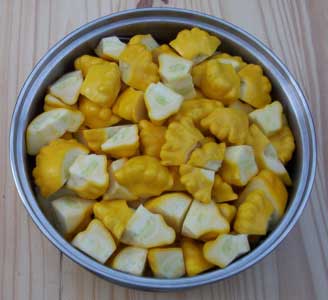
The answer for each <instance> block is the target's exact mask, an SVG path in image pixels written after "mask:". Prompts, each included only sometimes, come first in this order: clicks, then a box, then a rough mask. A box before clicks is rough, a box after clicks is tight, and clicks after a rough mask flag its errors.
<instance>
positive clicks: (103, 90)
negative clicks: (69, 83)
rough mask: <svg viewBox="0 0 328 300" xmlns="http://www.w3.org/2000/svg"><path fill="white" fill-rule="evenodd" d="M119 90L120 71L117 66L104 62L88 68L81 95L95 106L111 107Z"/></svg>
mask: <svg viewBox="0 0 328 300" xmlns="http://www.w3.org/2000/svg"><path fill="white" fill-rule="evenodd" d="M120 88H121V80H120V70H119V68H118V66H117V64H116V63H110V62H106V63H103V64H97V65H93V66H91V67H90V68H89V71H88V73H87V75H86V77H85V79H84V82H83V84H82V87H81V94H82V95H83V96H85V97H87V98H88V99H89V100H91V101H93V102H94V103H96V104H99V105H102V106H107V107H111V106H112V105H113V103H114V101H115V99H116V97H117V95H118V93H119V91H120Z"/></svg>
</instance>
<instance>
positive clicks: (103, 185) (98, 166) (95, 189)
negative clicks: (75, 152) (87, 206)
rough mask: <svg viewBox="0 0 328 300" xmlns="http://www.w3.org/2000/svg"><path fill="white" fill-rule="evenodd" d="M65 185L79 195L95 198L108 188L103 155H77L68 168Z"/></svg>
mask: <svg viewBox="0 0 328 300" xmlns="http://www.w3.org/2000/svg"><path fill="white" fill-rule="evenodd" d="M69 174H70V175H69V179H68V181H67V187H68V188H69V189H71V190H73V191H75V192H76V193H77V194H78V195H79V196H80V197H82V198H87V199H97V198H98V197H100V196H101V195H102V194H104V193H105V191H106V190H107V188H108V173H107V159H106V156H105V155H96V154H90V155H79V156H78V157H77V158H76V159H75V161H74V163H73V164H72V165H71V166H70V168H69Z"/></svg>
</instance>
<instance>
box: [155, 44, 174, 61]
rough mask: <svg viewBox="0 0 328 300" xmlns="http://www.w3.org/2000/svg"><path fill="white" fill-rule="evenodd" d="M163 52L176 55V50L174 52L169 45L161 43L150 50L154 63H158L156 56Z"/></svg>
mask: <svg viewBox="0 0 328 300" xmlns="http://www.w3.org/2000/svg"><path fill="white" fill-rule="evenodd" d="M164 53H165V54H174V55H177V54H176V52H174V50H173V49H172V48H171V47H170V46H168V45H167V44H162V45H160V46H159V47H157V48H155V49H153V51H152V55H153V61H154V63H156V64H158V57H159V56H160V55H161V54H164Z"/></svg>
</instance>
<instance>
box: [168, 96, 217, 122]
mask: <svg viewBox="0 0 328 300" xmlns="http://www.w3.org/2000/svg"><path fill="white" fill-rule="evenodd" d="M220 107H223V105H222V103H221V102H219V101H214V100H211V99H205V98H198V99H192V100H188V101H184V102H183V103H182V105H181V108H180V110H179V111H178V113H177V114H175V115H174V116H173V117H172V118H171V119H172V120H174V121H178V120H180V119H181V118H184V117H188V118H191V119H192V120H193V122H194V124H195V126H196V127H199V124H200V121H201V120H202V119H204V118H206V117H207V116H208V115H209V114H210V113H211V112H213V110H215V109H216V108H220Z"/></svg>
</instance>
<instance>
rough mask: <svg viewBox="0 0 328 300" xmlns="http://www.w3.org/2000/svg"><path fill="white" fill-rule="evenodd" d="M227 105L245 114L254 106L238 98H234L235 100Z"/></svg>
mask: <svg viewBox="0 0 328 300" xmlns="http://www.w3.org/2000/svg"><path fill="white" fill-rule="evenodd" d="M229 107H230V108H234V109H238V110H242V111H243V112H245V113H246V114H249V113H251V112H252V111H253V110H254V108H253V107H251V106H250V105H249V104H247V103H244V102H241V101H239V100H236V101H234V102H232V103H231V104H229Z"/></svg>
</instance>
